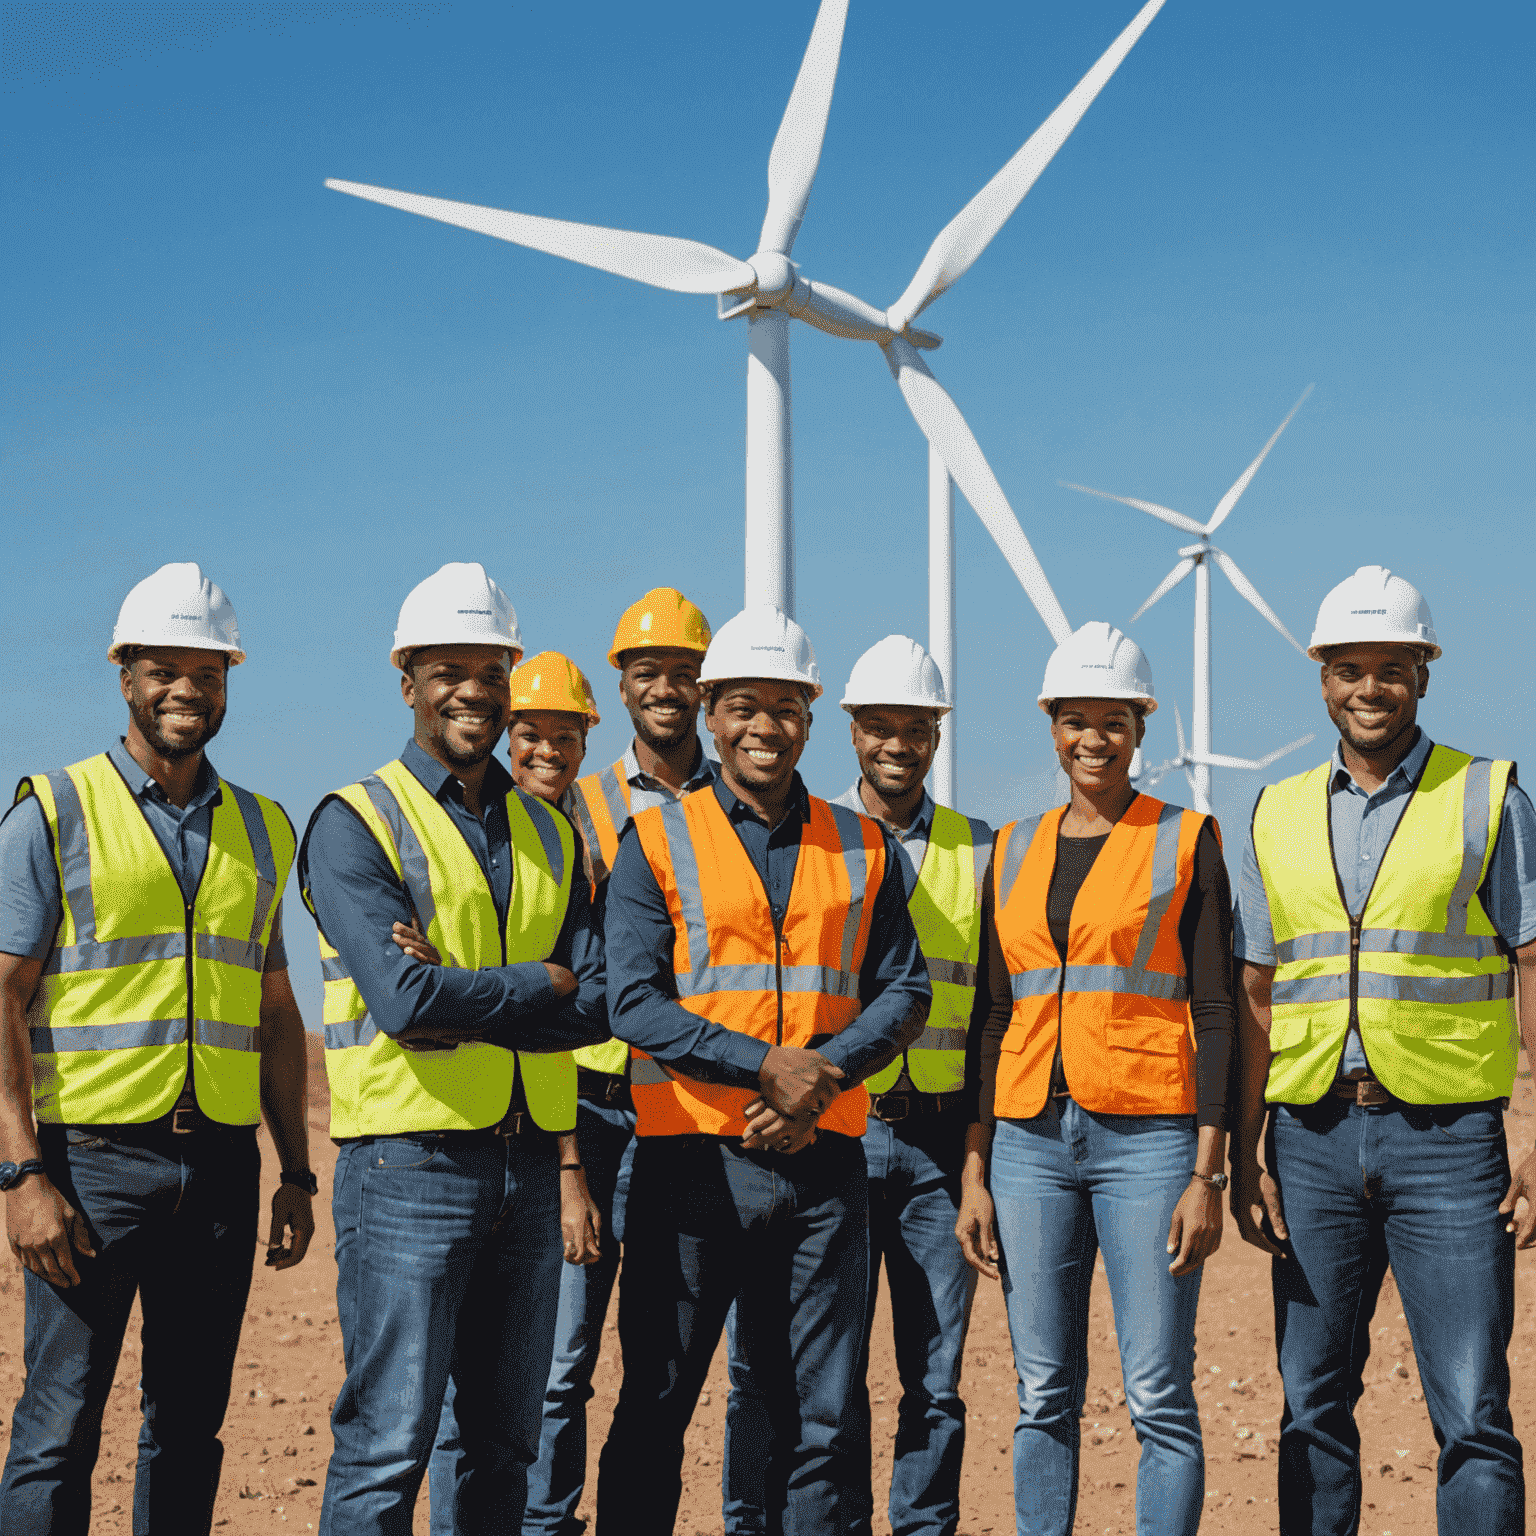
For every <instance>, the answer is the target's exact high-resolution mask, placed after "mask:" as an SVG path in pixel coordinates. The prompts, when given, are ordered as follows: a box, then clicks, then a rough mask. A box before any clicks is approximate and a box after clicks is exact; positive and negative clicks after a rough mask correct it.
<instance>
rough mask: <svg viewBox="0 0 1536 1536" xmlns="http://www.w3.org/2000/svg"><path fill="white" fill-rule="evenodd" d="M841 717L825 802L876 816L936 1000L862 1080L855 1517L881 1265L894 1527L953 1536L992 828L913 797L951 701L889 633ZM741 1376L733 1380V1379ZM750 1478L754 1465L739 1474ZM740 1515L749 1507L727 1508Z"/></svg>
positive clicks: (740, 1397) (749, 1493)
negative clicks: (968, 1093) (891, 1402)
mask: <svg viewBox="0 0 1536 1536" xmlns="http://www.w3.org/2000/svg"><path fill="white" fill-rule="evenodd" d="M842 706H843V708H844V709H845V710H846V711H847V712H848V714H849V715H850V716H852V719H851V720H850V722H849V729H850V736H851V740H852V745H853V752H854V756H855V758H856V759H857V761H858V765H859V776H858V778H857V779H855V780H854V782H853V785H852V787H851V788H849V789H848V790H847V792H846V793H844V794H843V795H841V796H839V798H838V799H836V800H834V801H833V802H832V803H833V804H834V805H843V806H846V807H847V808H848V809H849V810H851V811H856V812H858V813H859V814H860V815H863V816H869V817H872V818H873V819H874V820H876V821H878V822H879V823H880V824H881V825H882V826H883V827H884V828H885V830H886V832H887V833H889V834H890V836H891V838H892V840H893V844H894V847H895V849H896V851H897V853H898V854H899V858H898V859H897V864H898V867H899V868H900V871H901V876H902V883H903V888H904V890H905V893H906V898H907V909H908V911H909V912H910V913H911V915H912V922H913V926H914V928H915V929H916V931H917V937H918V943H919V945H920V946H921V948H922V951H923V959H924V962H925V964H926V965H927V968H928V980H929V984H930V985H931V986H932V988H933V1006H932V1008H931V1009H930V1011H929V1014H928V1021H927V1024H926V1025H925V1027H924V1029H923V1033H922V1034H921V1035H919V1036H918V1038H917V1039H916V1040H915V1041H913V1042H912V1044H911V1045H909V1046H908V1047H907V1049H906V1050H905V1051H903V1052H902V1053H901V1055H900V1056H898V1057H897V1058H896V1059H895V1060H894V1061H892V1062H890V1063H889V1064H888V1065H887V1066H885V1067H884V1068H882V1069H881V1070H880V1071H879V1072H878V1073H875V1074H874V1075H873V1076H871V1077H869V1078H866V1079H865V1083H864V1086H865V1088H866V1089H867V1090H868V1092H869V1094H870V1105H869V1113H870V1121H869V1127H868V1129H867V1130H866V1131H865V1133H864V1136H863V1145H864V1160H865V1164H866V1166H867V1169H868V1173H869V1301H868V1310H867V1316H866V1321H865V1343H864V1351H863V1358H862V1361H861V1369H860V1371H859V1374H858V1377H857V1379H856V1380H855V1383H854V1386H853V1389H852V1394H851V1396H850V1398H849V1409H850V1418H851V1420H852V1422H854V1423H855V1424H856V1425H858V1426H859V1427H860V1429H861V1430H862V1437H863V1439H864V1441H865V1445H864V1447H863V1449H864V1454H863V1455H861V1456H860V1457H859V1458H857V1460H856V1475H857V1476H858V1477H859V1486H858V1491H857V1502H859V1503H860V1504H861V1506H862V1508H861V1519H862V1520H863V1521H868V1520H869V1518H870V1516H871V1514H872V1511H873V1502H874V1501H873V1493H872V1491H871V1488H870V1457H869V1454H868V1449H869V1448H868V1444H867V1442H868V1437H869V1432H870V1425H869V1397H868V1393H867V1390H866V1389H865V1380H866V1377H867V1373H868V1366H869V1331H870V1329H871V1328H872V1327H873V1324H874V1310H875V1296H876V1292H877V1290H878V1287H879V1281H880V1264H881V1260H882V1258H883V1259H884V1261H885V1272H886V1284H887V1285H888V1287H889V1288H890V1296H891V1323H892V1327H893V1329H894V1334H895V1339H896V1365H897V1371H898V1373H899V1374H900V1377H901V1387H902V1396H901V1402H900V1405H899V1407H898V1409H897V1420H896V1436H895V1439H896V1445H895V1462H894V1465H893V1466H892V1469H891V1492H890V1521H891V1529H892V1530H895V1531H903V1532H909V1533H911V1536H919V1533H922V1536H953V1532H954V1530H955V1529H956V1526H957V1525H958V1523H959V1519H960V1463H961V1459H962V1456H963V1454H964V1450H965V1404H964V1402H963V1401H962V1400H961V1398H960V1390H959V1389H960V1367H961V1362H962V1350H963V1349H964V1346H965V1333H966V1328H967V1325H968V1324H969V1322H970V1312H971V1301H972V1298H973V1297H974V1296H975V1294H976V1272H975V1270H973V1269H972V1268H971V1267H970V1265H969V1264H967V1263H966V1262H965V1258H964V1255H963V1254H962V1253H961V1251H960V1245H959V1244H958V1243H957V1242H956V1241H955V1221H956V1218H957V1216H958V1215H959V1196H960V1171H961V1166H962V1164H963V1163H964V1161H965V1128H966V1125H967V1124H968V1123H969V1118H970V1117H969V1115H968V1114H967V1112H966V1109H967V1106H966V1102H965V1098H964V1094H963V1088H964V1084H965V1041H966V1031H967V1029H968V1028H969V1026H970V1019H971V1007H972V1004H973V1002H974V1000H975V995H976V966H977V961H978V959H979V957H980V953H981V882H982V877H983V875H984V873H985V871H986V867H987V859H988V857H989V855H990V853H991V849H992V829H991V828H990V827H989V826H988V825H987V824H986V823H985V822H984V821H978V820H975V819H974V818H971V817H967V816H962V815H961V814H960V813H959V812H958V811H953V810H950V809H949V807H948V806H940V805H935V804H934V802H933V800H932V799H931V798H930V796H929V794H928V792H927V790H926V789H925V788H924V787H923V783H924V780H925V779H926V778H927V777H928V770H929V769H930V768H931V767H932V766H933V758H934V754H935V753H936V752H937V751H938V747H939V739H940V732H941V730H942V725H941V722H942V720H943V717H944V716H945V715H946V714H948V713H949V710H950V701H949V695H948V692H947V690H946V689H945V686H944V679H943V677H942V676H941V675H940V673H939V669H938V666H937V664H936V663H935V662H934V660H933V658H932V657H931V656H930V655H929V654H928V653H927V652H926V651H925V650H924V649H923V648H922V646H920V645H919V644H918V643H917V642H916V641H915V640H910V639H908V638H907V637H906V636H905V635H887V636H886V638H885V639H884V640H882V641H880V642H879V644H877V645H874V646H871V647H870V649H869V650H867V651H866V652H865V653H864V654H863V655H862V656H861V657H860V658H859V659H858V661H857V662H856V663H855V664H854V668H853V671H852V673H851V674H850V676H849V678H848V687H847V689H846V690H845V691H844V694H843V699H842ZM738 1375H740V1372H739V1370H738ZM761 1417H762V1415H761V1409H760V1405H759V1402H758V1400H757V1398H756V1395H755V1393H754V1392H752V1391H751V1389H750V1386H749V1384H748V1383H746V1382H744V1381H741V1380H738V1381H737V1383H736V1389H735V1390H734V1391H733V1392H732V1394H731V1403H730V1409H729V1412H728V1415H727V1422H728V1429H727V1435H728V1440H729V1444H730V1445H731V1446H732V1447H735V1446H738V1445H742V1444H747V1443H751V1440H752V1439H753V1437H754V1435H757V1436H760V1435H761V1434H763V1433H764V1432H765V1430H766V1426H765V1425H762V1424H761ZM748 1465H750V1463H748ZM742 1470H743V1462H742V1458H741V1457H739V1456H738V1457H735V1458H734V1461H733V1463H732V1465H731V1466H730V1467H729V1468H728V1469H727V1472H728V1479H729V1482H728V1487H727V1494H728V1499H727V1511H726V1513H727V1530H731V1529H733V1525H734V1529H736V1530H740V1531H742V1532H747V1531H760V1530H762V1529H763V1523H762V1512H761V1500H760V1498H759V1497H754V1496H753V1494H754V1490H748V1489H744V1488H742V1487H741V1483H742V1481H743V1477H742ZM738 1501H740V1502H742V1503H745V1504H746V1505H747V1506H748V1507H747V1509H745V1510H743V1509H741V1508H732V1505H733V1504H736V1503H737V1502H738Z"/></svg>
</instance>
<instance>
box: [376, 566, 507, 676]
mask: <svg viewBox="0 0 1536 1536" xmlns="http://www.w3.org/2000/svg"><path fill="white" fill-rule="evenodd" d="M427 645H496V646H501V647H502V648H504V649H505V650H508V651H511V653H512V665H513V666H516V665H517V663H518V662H519V661H521V660H522V659H523V636H522V632H521V631H520V630H519V629H518V627H517V612H516V610H515V609H514V608H513V607H512V602H511V599H510V598H508V596H507V594H506V593H505V592H503V591H502V590H501V588H500V587H498V586H497V585H496V583H495V582H494V581H492V580H491V578H490V577H489V576H487V575H486V574H485V567H484V566H483V565H481V564H480V562H479V561H478V560H451V561H449V563H448V564H447V565H445V566H443V568H442V569H441V570H439V571H437V572H435V573H434V574H433V575H431V576H428V577H427V579H426V580H425V581H422V582H418V583H417V584H416V585H415V586H414V587H412V588H411V590H410V592H409V594H408V595H407V596H406V599H405V601H404V602H403V603H401V604H400V621H399V623H397V624H396V625H395V646H394V649H393V650H392V651H391V652H390V653H389V660H390V665H391V666H396V667H399V668H400V669H401V670H402V671H403V670H404V668H405V664H406V662H407V660H408V659H409V657H410V654H411V652H412V651H419V650H420V649H421V648H422V647H423V646H427Z"/></svg>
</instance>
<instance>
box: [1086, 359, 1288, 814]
mask: <svg viewBox="0 0 1536 1536" xmlns="http://www.w3.org/2000/svg"><path fill="white" fill-rule="evenodd" d="M1312 388H1313V386H1312V385H1310V384H1308V385H1307V387H1306V388H1305V389H1304V390H1303V391H1302V392H1301V399H1300V400H1298V401H1297V402H1296V404H1295V405H1293V406H1292V407H1291V409H1290V414H1289V415H1287V416H1286V418H1285V420H1284V421H1282V422H1281V423H1280V425H1279V426H1278V427H1276V428H1275V431H1274V435H1273V436H1272V437H1271V438H1270V440H1269V441H1268V442H1267V443H1265V444H1264V447H1263V449H1262V451H1261V452H1260V454H1259V456H1258V458H1256V459H1255V460H1254V461H1253V463H1252V464H1250V465H1249V466H1248V468H1247V469H1245V470H1244V471H1243V472H1242V474H1240V475H1239V476H1238V477H1237V481H1236V483H1235V484H1234V485H1233V486H1232V489H1231V490H1229V491H1228V492H1227V494H1226V495H1225V496H1223V497H1222V498H1221V500H1220V501H1219V502H1218V503H1217V504H1216V510H1215V511H1214V512H1213V513H1212V514H1211V520H1210V521H1209V522H1208V523H1197V522H1196V521H1195V520H1194V518H1192V517H1186V516H1185V515H1184V514H1183V513H1182V512H1174V511H1172V510H1171V509H1170V508H1168V507H1161V506H1158V505H1157V503H1156V502H1152V501H1138V500H1137V499H1136V498H1135V497H1133V496H1115V495H1112V494H1111V493H1110V492H1109V491H1096V490H1094V489H1093V488H1092V487H1091V486H1087V485H1074V484H1073V483H1072V482H1071V481H1069V480H1061V481H1058V482H1057V483H1058V484H1059V485H1062V486H1065V487H1066V489H1067V490H1069V491H1084V492H1086V493H1087V494H1088V495H1089V496H1102V497H1103V498H1104V499H1105V500H1106V501H1118V502H1122V503H1123V504H1124V505H1125V506H1128V507H1135V508H1137V510H1138V511H1141V512H1146V513H1149V514H1150V515H1151V516H1153V517H1156V518H1159V519H1161V520H1162V521H1163V522H1165V523H1169V524H1171V525H1172V526H1173V527H1175V528H1178V529H1181V530H1182V531H1183V532H1185V533H1194V534H1198V535H1199V542H1198V543H1195V544H1188V545H1185V547H1184V548H1182V549H1181V550H1180V551H1179V563H1178V564H1177V565H1176V566H1174V568H1173V569H1172V570H1171V571H1169V573H1168V574H1167V575H1166V576H1165V577H1164V578H1163V579H1162V581H1160V582H1159V583H1158V585H1157V587H1156V588H1155V589H1154V590H1153V593H1152V595H1151V596H1150V597H1149V598H1148V599H1147V600H1146V602H1144V603H1143V604H1142V605H1141V607H1140V608H1138V609H1137V610H1136V612H1135V613H1133V614H1132V615H1131V623H1132V624H1134V623H1135V622H1136V620H1137V619H1139V618H1140V617H1141V616H1142V614H1144V613H1145V612H1146V611H1147V609H1149V608H1150V607H1151V606H1152V605H1153V603H1155V602H1157V601H1158V600H1159V599H1160V598H1164V597H1166V596H1167V595H1168V594H1169V593H1170V592H1171V591H1173V589H1174V588H1175V587H1176V586H1178V584H1179V583H1180V582H1181V581H1183V580H1184V578H1185V577H1186V576H1188V575H1189V573H1190V572H1191V571H1193V572H1194V573H1195V675H1194V719H1193V720H1192V721H1191V725H1192V727H1193V735H1194V745H1193V747H1192V748H1191V750H1190V754H1189V765H1188V767H1187V770H1186V771H1187V773H1188V776H1189V783H1190V788H1191V789H1192V790H1193V792H1194V796H1195V809H1196V810H1197V811H1199V812H1201V813H1202V814H1204V815H1209V814H1210V809H1211V768H1212V766H1213V765H1214V766H1216V767H1234V766H1242V767H1251V766H1254V765H1252V764H1249V763H1247V762H1246V761H1245V762H1242V763H1241V764H1240V763H1239V762H1238V760H1237V759H1235V758H1234V759H1232V760H1230V761H1229V762H1226V763H1222V762H1218V761H1217V760H1216V759H1215V758H1214V757H1213V755H1212V752H1211V567H1210V562H1211V561H1214V562H1215V563H1216V564H1217V565H1218V566H1220V567H1221V570H1222V573H1223V574H1224V575H1225V576H1226V578H1227V580H1228V581H1230V582H1231V583H1232V585H1233V586H1234V587H1235V588H1236V589H1237V592H1238V595H1239V596H1240V597H1242V598H1244V599H1245V600H1246V601H1247V602H1249V603H1251V604H1252V605H1253V607H1255V608H1257V609H1258V611H1259V612H1260V613H1261V614H1263V615H1264V617H1265V618H1266V619H1267V620H1268V621H1269V622H1270V623H1271V624H1272V625H1273V626H1274V627H1275V628H1276V629H1277V630H1279V631H1280V633H1281V634H1282V635H1284V636H1285V638H1286V639H1287V640H1289V641H1290V643H1291V644H1292V645H1293V646H1295V647H1296V649H1297V650H1298V651H1299V652H1300V653H1301V654H1302V655H1303V656H1305V655H1306V654H1307V653H1306V649H1305V648H1304V647H1303V646H1302V645H1301V644H1300V643H1299V642H1298V641H1297V639H1296V637H1295V636H1294V635H1293V634H1292V633H1291V632H1290V630H1288V629H1287V628H1286V627H1285V625H1284V624H1282V623H1281V622H1280V620H1279V618H1278V617H1277V616H1276V614H1275V611H1274V609H1273V608H1271V607H1270V606H1269V604H1268V603H1266V602H1265V601H1264V599H1263V598H1262V597H1260V596H1259V592H1258V588H1257V587H1255V586H1254V584H1253V583H1252V582H1251V581H1249V580H1248V578H1247V577H1246V576H1245V575H1243V573H1242V572H1241V571H1240V570H1239V569H1238V566H1237V562H1236V561H1235V560H1234V559H1233V558H1232V557H1231V556H1230V555H1229V554H1227V553H1226V552H1225V551H1224V550H1220V549H1217V548H1216V546H1215V545H1214V544H1212V543H1211V535H1212V534H1213V533H1215V531H1216V530H1217V529H1218V528H1219V527H1221V525H1222V524H1223V523H1224V522H1225V521H1226V520H1227V517H1228V515H1229V514H1230V513H1231V511H1232V509H1233V507H1235V506H1236V505H1237V499H1238V497H1239V496H1241V495H1242V494H1243V492H1244V491H1246V490H1247V489H1248V483H1249V481H1251V480H1252V479H1253V477H1254V475H1255V474H1256V473H1257V472H1258V468H1259V465H1260V464H1262V463H1263V462H1264V460H1265V457H1266V456H1267V455H1268V453H1269V450H1270V449H1271V448H1273V447H1274V446H1275V443H1276V442H1277V441H1278V440H1279V437H1280V434H1281V433H1282V432H1284V431H1285V429H1286V428H1287V427H1288V426H1290V424H1291V417H1292V416H1294V415H1295V414H1296V412H1297V411H1299V410H1300V409H1301V407H1302V404H1303V402H1304V401H1305V400H1306V398H1307V396H1308V395H1310V394H1311V393H1312ZM1180 734H1181V735H1182V727H1181V728H1180ZM1181 750H1182V749H1181ZM1285 750H1287V751H1289V750H1290V749H1289V748H1286V749H1285ZM1266 761H1269V760H1268V759H1266ZM1181 766H1182V765H1181Z"/></svg>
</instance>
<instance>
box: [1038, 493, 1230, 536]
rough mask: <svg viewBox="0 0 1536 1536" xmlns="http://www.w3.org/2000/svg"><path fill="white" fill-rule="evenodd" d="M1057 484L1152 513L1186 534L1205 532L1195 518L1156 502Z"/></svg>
mask: <svg viewBox="0 0 1536 1536" xmlns="http://www.w3.org/2000/svg"><path fill="white" fill-rule="evenodd" d="M1056 484H1057V485H1059V486H1062V487H1064V488H1065V489H1066V490H1069V491H1082V492H1083V493H1084V494H1085V495H1088V496H1102V497H1103V498H1104V500H1105V501H1118V502H1120V503H1121V504H1122V505H1124V506H1127V507H1135V508H1136V510H1137V511H1138V512H1150V513H1151V514H1152V516H1153V517H1159V518H1161V519H1162V520H1163V521H1164V522H1165V523H1171V524H1172V525H1173V526H1174V527H1175V528H1178V529H1180V530H1181V531H1182V532H1184V533H1204V532H1205V529H1204V527H1203V526H1202V525H1201V524H1199V523H1197V522H1196V521H1195V520H1194V518H1192V517H1185V515H1184V514H1183V513H1182V512H1175V511H1173V509H1172V508H1170V507H1160V506H1158V504H1157V503H1156V502H1155V501H1138V500H1137V499H1136V498H1135V497H1134V496H1116V495H1115V494H1114V493H1113V492H1112V491H1096V490H1094V488H1093V487H1092V486H1091V485H1076V484H1074V483H1073V482H1072V481H1071V480H1058V481H1057V482H1056Z"/></svg>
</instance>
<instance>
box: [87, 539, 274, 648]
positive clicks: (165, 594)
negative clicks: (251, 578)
mask: <svg viewBox="0 0 1536 1536" xmlns="http://www.w3.org/2000/svg"><path fill="white" fill-rule="evenodd" d="M136 645H176V646H187V647H189V648H191V649H193V650H199V651H223V652H224V654H225V655H226V656H228V657H229V664H230V666H232V667H233V666H237V665H238V664H239V663H240V662H242V661H244V660H245V652H244V651H242V650H241V649H240V626H239V625H238V624H237V623H236V622H235V610H234V608H233V607H231V606H230V601H229V599H228V598H227V597H225V596H224V589H223V588H222V587H219V586H217V585H215V584H214V583H213V582H211V581H209V580H208V578H207V577H206V576H204V575H203V568H202V566H200V565H199V564H198V563H197V561H195V560H180V561H174V562H172V563H171V564H170V565H162V566H161V567H160V569H159V570H158V571H156V572H155V574H154V575H153V576H146V577H145V578H144V580H143V581H141V582H140V583H139V584H138V586H136V587H135V588H134V589H133V590H132V591H131V592H130V593H129V594H128V596H127V597H125V598H124V599H123V606H122V607H121V608H119V609H118V610H117V623H116V624H115V625H114V626H113V629H112V644H111V645H110V646H109V647H108V648H107V660H108V661H111V662H116V663H118V664H119V665H121V664H122V660H123V652H124V651H125V650H128V649H131V648H132V647H133V646H136Z"/></svg>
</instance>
